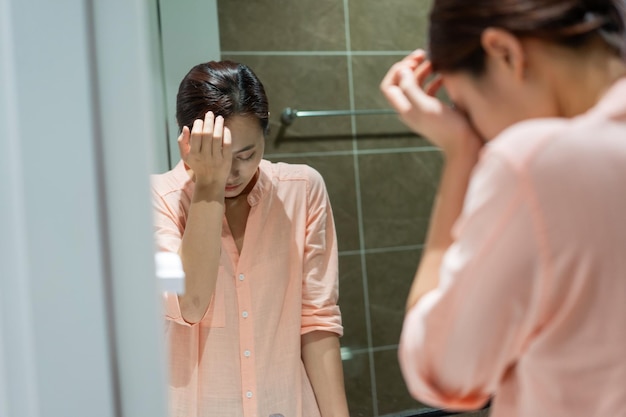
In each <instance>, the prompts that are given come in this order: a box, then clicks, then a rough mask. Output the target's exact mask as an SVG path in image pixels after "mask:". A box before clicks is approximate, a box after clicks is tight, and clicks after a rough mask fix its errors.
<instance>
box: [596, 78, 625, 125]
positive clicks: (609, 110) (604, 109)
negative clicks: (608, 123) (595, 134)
mask: <svg viewBox="0 0 626 417" xmlns="http://www.w3.org/2000/svg"><path fill="white" fill-rule="evenodd" d="M624 97H626V77H622V78H620V79H618V80H617V81H616V82H615V83H613V85H612V86H611V87H610V88H609V90H608V91H607V92H606V93H605V94H604V95H603V96H602V98H601V99H600V101H599V102H598V104H596V106H595V107H594V108H593V109H592V111H591V112H592V113H595V114H598V115H600V116H604V117H607V116H608V117H609V118H611V119H622V118H624V117H626V100H624Z"/></svg>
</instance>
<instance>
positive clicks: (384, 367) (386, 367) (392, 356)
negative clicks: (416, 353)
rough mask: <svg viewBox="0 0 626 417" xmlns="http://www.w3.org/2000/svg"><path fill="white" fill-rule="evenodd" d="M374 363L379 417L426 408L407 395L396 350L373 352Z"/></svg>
mask: <svg viewBox="0 0 626 417" xmlns="http://www.w3.org/2000/svg"><path fill="white" fill-rule="evenodd" d="M374 363H375V369H376V394H377V397H378V398H377V400H378V413H379V414H380V415H401V414H400V413H402V412H403V411H407V410H419V409H423V408H426V406H425V405H423V404H421V403H420V402H418V401H417V400H415V399H413V398H412V397H411V395H410V394H409V392H408V390H407V388H406V385H405V383H404V379H403V378H402V373H401V371H400V365H399V364H398V353H397V350H395V349H394V350H386V351H382V352H375V353H374Z"/></svg>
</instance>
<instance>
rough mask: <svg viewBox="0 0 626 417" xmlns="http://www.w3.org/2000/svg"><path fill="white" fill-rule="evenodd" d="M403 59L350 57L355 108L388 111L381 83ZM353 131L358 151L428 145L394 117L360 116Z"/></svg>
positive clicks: (399, 56) (401, 56)
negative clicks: (393, 66)
mask: <svg viewBox="0 0 626 417" xmlns="http://www.w3.org/2000/svg"><path fill="white" fill-rule="evenodd" d="M403 57H404V55H392V56H354V57H352V73H353V80H354V87H355V88H354V103H355V108H357V109H359V110H361V109H367V110H371V109H377V110H379V109H391V106H390V105H389V103H388V102H387V100H386V99H385V98H384V96H383V94H382V93H381V91H380V82H381V81H382V79H383V77H384V76H385V74H386V73H387V71H388V70H389V68H390V67H391V66H392V65H393V64H394V63H395V62H397V61H399V60H401V59H402V58H403ZM356 132H357V138H358V141H357V145H358V149H381V148H395V147H415V146H430V144H429V143H428V142H427V141H426V140H425V139H423V138H421V137H419V136H418V135H416V134H415V133H413V132H411V130H410V129H408V128H407V127H406V126H405V125H404V124H403V123H402V122H401V121H400V119H399V118H398V116H397V115H395V114H381V115H363V116H359V117H357V118H356Z"/></svg>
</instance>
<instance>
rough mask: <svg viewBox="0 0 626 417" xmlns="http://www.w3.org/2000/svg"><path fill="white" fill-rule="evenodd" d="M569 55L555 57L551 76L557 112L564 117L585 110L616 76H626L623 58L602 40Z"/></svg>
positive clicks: (614, 80)
mask: <svg viewBox="0 0 626 417" xmlns="http://www.w3.org/2000/svg"><path fill="white" fill-rule="evenodd" d="M581 56H584V59H580V57H581ZM569 57H570V58H569V59H567V58H566V59H555V60H554V61H555V65H554V70H553V74H554V76H553V77H552V78H553V80H552V81H553V83H554V87H555V88H556V91H558V98H559V99H558V103H557V105H558V106H559V110H560V111H559V113H560V114H561V115H562V116H564V117H574V116H578V115H580V114H582V113H585V112H587V111H588V110H589V109H591V108H592V107H594V106H595V105H596V104H597V103H598V101H599V100H600V99H601V98H602V96H603V95H604V94H605V93H606V92H607V90H609V89H610V88H611V86H612V85H613V84H614V83H615V82H616V81H617V80H618V79H620V78H622V77H624V76H626V62H625V61H624V60H622V59H620V57H618V56H617V55H616V54H615V53H614V52H613V51H612V50H610V49H609V48H608V47H607V46H606V45H605V44H604V43H601V44H595V45H590V46H589V47H586V48H585V50H584V51H583V52H582V53H580V54H576V55H575V56H574V55H569Z"/></svg>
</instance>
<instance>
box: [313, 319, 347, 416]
mask: <svg viewBox="0 0 626 417" xmlns="http://www.w3.org/2000/svg"><path fill="white" fill-rule="evenodd" d="M302 361H303V362H304V367H305V369H306V372H307V375H308V376H309V380H310V381H311V385H312V386H313V392H314V393H315V398H316V399H317V405H318V406H319V408H320V413H321V415H322V417H340V416H341V417H348V416H349V413H348V402H347V400H346V393H345V388H344V382H343V367H342V363H341V353H340V350H339V336H338V335H337V334H335V333H332V332H326V331H320V330H318V331H314V332H311V333H307V334H304V335H302Z"/></svg>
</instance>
